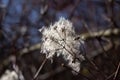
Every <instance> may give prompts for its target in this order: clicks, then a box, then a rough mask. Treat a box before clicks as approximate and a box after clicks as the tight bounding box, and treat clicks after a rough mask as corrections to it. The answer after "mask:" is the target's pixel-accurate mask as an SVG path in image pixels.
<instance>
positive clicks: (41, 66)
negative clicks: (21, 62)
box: [34, 58, 47, 80]
mask: <svg viewBox="0 0 120 80" xmlns="http://www.w3.org/2000/svg"><path fill="white" fill-rule="evenodd" d="M46 61H47V58H45V59H44V61H43V62H42V64H41V65H40V67H39V69H38V71H37V72H36V74H35V76H34V80H35V79H36V78H37V76H38V74H39V73H40V71H41V69H42V68H43V66H44V64H45V63H46Z"/></svg>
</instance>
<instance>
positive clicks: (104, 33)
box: [19, 28, 120, 57]
mask: <svg viewBox="0 0 120 80" xmlns="http://www.w3.org/2000/svg"><path fill="white" fill-rule="evenodd" d="M115 36H116V37H119V36H120V29H118V28H114V29H107V30H101V31H98V32H93V33H92V35H91V34H89V33H83V34H81V35H80V36H78V37H77V38H76V39H79V38H82V39H83V40H91V39H95V38H101V37H107V38H110V37H115ZM117 43H118V42H117ZM117 45H120V43H118V44H117ZM104 47H105V49H106V50H109V49H110V48H111V46H110V45H106V46H104ZM40 48H41V43H38V44H35V45H33V46H31V47H29V48H24V49H23V50H21V51H20V52H19V54H20V56H22V55H24V54H26V53H29V52H31V51H34V50H40ZM97 52H99V53H101V52H103V50H101V49H99V50H98V51H94V52H93V53H94V54H95V53H97ZM91 57H92V56H91Z"/></svg>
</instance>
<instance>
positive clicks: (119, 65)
mask: <svg viewBox="0 0 120 80" xmlns="http://www.w3.org/2000/svg"><path fill="white" fill-rule="evenodd" d="M119 69H120V62H119V64H118V67H117V70H116V71H115V75H114V77H113V80H116V78H117V75H118V72H119Z"/></svg>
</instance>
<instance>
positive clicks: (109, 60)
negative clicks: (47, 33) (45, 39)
mask: <svg viewBox="0 0 120 80" xmlns="http://www.w3.org/2000/svg"><path fill="white" fill-rule="evenodd" d="M60 17H64V18H66V19H68V20H70V21H71V22H72V23H73V25H74V27H75V30H76V32H77V34H84V33H89V34H91V35H92V34H93V33H92V32H99V31H101V30H104V31H105V30H107V29H114V28H117V29H119V28H120V0H0V76H2V75H3V74H4V72H5V71H6V69H10V70H14V68H13V64H15V65H17V66H18V67H19V70H20V71H21V72H22V74H23V76H24V78H25V80H32V79H33V77H34V75H35V73H36V71H37V70H38V68H39V66H40V65H41V63H42V62H43V61H44V58H45V56H44V55H43V54H41V53H40V48H39V45H40V42H41V34H40V32H39V31H38V29H40V28H41V27H43V26H47V27H49V25H50V24H53V23H54V22H55V21H57V20H59V18H60ZM119 37H120V36H119ZM119 37H118V36H117V37H115V36H114V35H110V38H109V39H108V38H107V39H106V38H104V37H102V39H101V38H100V39H98V38H97V39H96V38H94V39H91V40H88V41H86V42H85V45H84V46H85V52H86V54H87V56H88V57H91V56H92V55H94V53H95V55H96V56H95V57H93V58H92V59H90V60H91V61H93V62H94V63H96V64H97V65H96V66H98V68H99V69H98V70H96V69H95V67H94V66H92V64H90V63H91V62H90V63H89V61H84V62H83V63H82V66H81V72H80V74H79V75H73V74H72V73H71V71H70V70H69V69H63V68H61V67H60V65H61V64H59V63H60V60H59V59H56V58H55V62H53V64H51V62H50V61H47V62H46V63H45V65H44V67H43V68H42V70H41V72H40V73H39V75H38V79H36V80H89V79H90V80H113V78H114V77H115V72H117V71H116V69H117V68H118V69H119V65H118V63H119V61H120V53H119V52H120V51H119V49H120V46H119ZM109 45H110V46H111V47H110V49H108V48H107V49H105V50H104V47H106V46H109ZM32 46H33V47H32ZM31 47H32V48H31ZM101 49H102V51H101ZM104 53H105V54H107V57H106V56H105V55H104ZM119 79H120V73H119V70H118V73H117V76H116V77H115V80H119Z"/></svg>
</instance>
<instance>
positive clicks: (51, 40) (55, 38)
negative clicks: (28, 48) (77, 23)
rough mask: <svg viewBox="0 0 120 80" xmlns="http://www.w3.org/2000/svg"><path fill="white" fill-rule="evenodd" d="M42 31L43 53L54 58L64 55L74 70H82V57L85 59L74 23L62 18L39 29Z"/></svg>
mask: <svg viewBox="0 0 120 80" xmlns="http://www.w3.org/2000/svg"><path fill="white" fill-rule="evenodd" d="M39 31H40V32H41V33H42V38H41V39H42V47H41V53H44V54H46V58H47V59H50V60H53V57H54V56H55V55H57V57H59V56H60V55H62V56H63V58H64V60H65V61H67V63H68V64H67V65H68V66H69V67H71V68H72V69H73V70H74V71H76V72H79V71H80V59H83V56H82V55H81V54H80V53H81V50H80V48H81V42H82V43H83V41H82V40H81V39H76V37H77V36H78V35H77V34H76V33H75V29H74V27H73V25H72V23H71V22H70V21H68V20H66V19H64V18H60V19H59V21H57V22H55V23H54V24H53V25H50V26H49V27H43V28H42V29H39Z"/></svg>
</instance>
